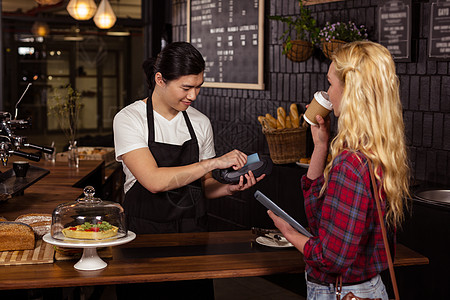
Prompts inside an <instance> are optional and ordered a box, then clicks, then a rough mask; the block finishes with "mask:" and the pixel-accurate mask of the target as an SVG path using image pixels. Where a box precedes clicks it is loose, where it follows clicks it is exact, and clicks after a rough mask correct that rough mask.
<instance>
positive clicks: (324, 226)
mask: <svg viewBox="0 0 450 300" xmlns="http://www.w3.org/2000/svg"><path fill="white" fill-rule="evenodd" d="M323 183H324V177H323V176H321V177H319V178H317V179H316V180H310V179H309V178H307V177H306V176H303V178H302V189H303V194H304V198H305V210H306V216H307V218H308V223H309V227H310V229H311V232H312V234H313V235H314V237H313V238H311V239H310V240H309V241H308V242H307V243H306V244H305V248H304V259H305V262H306V272H307V273H308V275H309V276H311V277H313V278H314V279H316V280H319V281H322V282H327V283H335V282H336V277H337V276H338V275H339V274H342V281H343V282H345V283H351V282H358V281H364V280H368V279H370V278H372V277H374V276H376V275H377V274H379V273H380V272H381V271H382V270H384V269H387V268H388V263H387V257H386V252H385V250H384V244H383V236H382V233H381V227H380V222H379V220H378V213H377V208H376V204H375V198H373V195H372V189H371V183H370V173H369V168H368V165H367V159H366V157H365V156H363V155H361V154H360V153H355V152H350V151H344V152H343V153H342V154H340V155H339V156H338V157H336V159H335V160H334V162H333V167H332V168H331V170H330V173H329V181H328V187H327V189H326V191H325V193H324V194H323V195H322V196H321V197H319V192H320V189H321V187H322V186H323ZM385 198H386V196H385V194H384V193H383V194H382V199H381V200H382V204H381V208H382V210H383V211H385V204H384V201H383V199H385Z"/></svg>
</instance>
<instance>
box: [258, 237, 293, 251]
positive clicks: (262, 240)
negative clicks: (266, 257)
mask: <svg viewBox="0 0 450 300" xmlns="http://www.w3.org/2000/svg"><path fill="white" fill-rule="evenodd" d="M256 242H257V243H258V244H260V245H263V246H267V247H273V248H289V247H294V245H292V244H291V243H290V242H288V241H287V240H286V239H285V238H284V237H283V238H282V240H281V241H274V240H272V239H271V238H268V237H264V236H258V237H257V238H256Z"/></svg>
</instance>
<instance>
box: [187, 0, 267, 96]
mask: <svg viewBox="0 0 450 300" xmlns="http://www.w3.org/2000/svg"><path fill="white" fill-rule="evenodd" d="M263 24H264V0H245V1H242V0H188V3H187V37H188V42H190V43H191V44H192V45H193V46H195V47H196V48H197V49H198V50H199V51H200V52H201V53H202V55H203V57H204V58H205V62H206V69H205V75H204V79H205V83H204V84H203V86H205V87H218V88H241V89H264V83H263V65H264V64H263V62H264V53H263V49H264V40H263V36H264V34H263V31H264V25H263Z"/></svg>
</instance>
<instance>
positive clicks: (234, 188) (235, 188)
mask: <svg viewBox="0 0 450 300" xmlns="http://www.w3.org/2000/svg"><path fill="white" fill-rule="evenodd" d="M244 176H245V179H246V180H247V181H246V182H245V184H244ZM244 176H241V178H240V179H239V182H238V183H237V184H229V185H228V189H229V191H230V193H235V192H240V191H244V190H246V189H248V188H250V187H252V186H254V185H255V184H256V183H257V182H259V181H261V180H262V179H263V178H264V177H266V174H262V175H261V176H259V177H258V178H255V176H254V175H253V172H252V171H248V173H247V174H245V175H244Z"/></svg>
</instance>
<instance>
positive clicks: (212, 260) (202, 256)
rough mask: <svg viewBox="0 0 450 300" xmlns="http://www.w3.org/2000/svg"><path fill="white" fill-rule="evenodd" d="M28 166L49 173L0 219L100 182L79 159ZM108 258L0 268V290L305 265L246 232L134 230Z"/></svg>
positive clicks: (99, 174)
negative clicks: (97, 263)
mask: <svg viewBox="0 0 450 300" xmlns="http://www.w3.org/2000/svg"><path fill="white" fill-rule="evenodd" d="M32 164H36V165H37V166H39V167H41V168H44V169H48V170H50V174H48V175H47V176H46V177H44V178H42V179H41V180H40V181H38V182H37V183H35V184H33V185H32V186H30V187H29V188H27V189H26V190H25V192H24V194H23V195H21V196H15V197H13V198H12V199H9V200H8V201H5V202H0V216H4V217H6V218H7V219H8V220H14V219H15V218H16V217H17V216H19V215H21V214H25V213H33V212H36V213H51V212H52V211H53V209H54V208H55V207H56V206H57V205H58V204H60V203H64V202H70V201H73V200H75V199H76V198H78V197H79V196H80V195H81V194H82V190H83V188H84V187H85V186H86V185H94V186H95V185H100V186H101V185H102V184H103V182H104V181H105V176H104V174H105V171H104V163H103V161H80V167H79V168H69V167H68V166H67V163H63V162H56V163H49V162H45V161H43V162H39V163H32ZM11 165H12V163H11ZM7 169H8V168H4V167H3V169H2V168H0V170H2V171H3V172H4V171H5V170H7ZM234 212H235V211H234ZM396 252H397V256H396V259H395V266H410V265H421V264H428V259H427V258H426V257H424V256H422V255H420V254H418V253H416V252H414V251H412V250H410V249H408V248H406V247H404V246H402V245H398V248H397V251H396ZM107 262H108V266H107V267H106V268H105V269H103V270H98V271H78V270H76V269H75V268H74V264H75V263H76V261H73V260H72V261H55V262H54V263H45V264H35V265H15V266H0V290H17V289H43V288H55V287H71V286H86V285H89V286H91V285H108V284H124V283H139V282H160V281H178V280H193V279H203V278H210V279H211V278H230V277H245V276H264V275H271V274H280V273H302V272H304V267H305V265H304V261H303V257H302V254H301V253H300V252H299V251H297V250H296V249H294V248H281V249H280V248H269V247H266V246H261V245H259V244H257V243H255V236H254V235H253V234H252V233H251V232H250V230H240V231H216V232H205V233H184V234H158V235H150V234H147V235H139V236H137V238H136V239H135V240H134V241H132V242H130V243H127V244H124V245H120V246H115V247H112V259H108V260H107Z"/></svg>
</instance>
